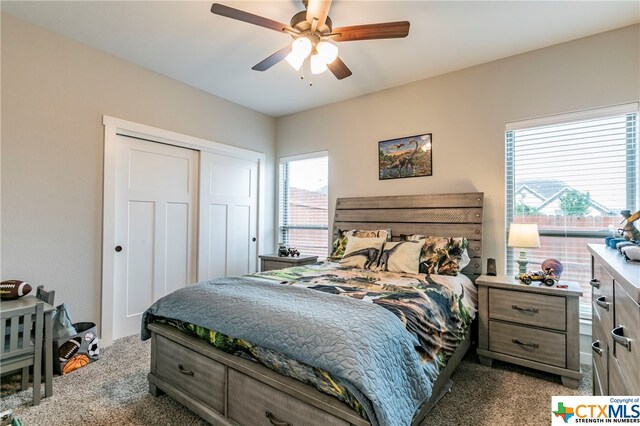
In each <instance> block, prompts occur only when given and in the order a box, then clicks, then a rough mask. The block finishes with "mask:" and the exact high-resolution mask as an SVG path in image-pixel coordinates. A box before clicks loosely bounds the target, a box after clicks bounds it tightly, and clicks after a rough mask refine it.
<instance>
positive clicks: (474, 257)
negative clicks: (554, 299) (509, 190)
mask: <svg viewBox="0 0 640 426" xmlns="http://www.w3.org/2000/svg"><path fill="white" fill-rule="evenodd" d="M483 200H484V193H483V192H468V193H455V194H424V195H395V196H386V197H384V196H383V197H353V198H338V200H337V201H336V212H335V217H334V220H333V235H334V237H335V235H336V234H337V231H338V229H343V230H345V229H389V228H390V229H391V235H392V237H393V240H394V241H397V240H398V239H399V238H400V234H424V235H431V236H438V237H465V238H467V240H468V241H469V247H468V249H467V251H468V253H469V257H470V258H471V263H470V264H469V265H468V266H467V267H466V268H464V269H463V270H462V271H461V272H462V273H463V274H465V275H467V276H468V277H469V278H471V279H472V280H474V281H475V279H476V278H477V277H478V276H479V275H480V274H481V273H482V261H481V256H482V203H483Z"/></svg>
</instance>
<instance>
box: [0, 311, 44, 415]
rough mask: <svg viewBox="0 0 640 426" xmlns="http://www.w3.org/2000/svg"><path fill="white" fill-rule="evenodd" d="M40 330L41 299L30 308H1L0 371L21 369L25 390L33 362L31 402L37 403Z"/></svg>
mask: <svg viewBox="0 0 640 426" xmlns="http://www.w3.org/2000/svg"><path fill="white" fill-rule="evenodd" d="M32 331H33V335H34V338H33V339H32V338H31V334H32ZM43 331H44V302H42V301H38V303H36V304H35V306H32V307H29V308H22V309H14V310H7V311H0V336H2V345H1V346H0V369H1V370H2V372H3V373H6V372H10V371H15V370H22V390H25V389H27V387H28V386H29V367H30V366H33V405H38V404H39V403H40V383H41V382H42V377H41V376H42V342H43Z"/></svg>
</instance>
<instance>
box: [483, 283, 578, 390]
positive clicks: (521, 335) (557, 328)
mask: <svg viewBox="0 0 640 426" xmlns="http://www.w3.org/2000/svg"><path fill="white" fill-rule="evenodd" d="M560 283H561V284H563V285H567V287H566V288H560V287H557V286H556V285H553V286H550V287H549V286H546V285H544V284H541V283H538V282H534V283H533V284H531V285H526V284H522V283H521V282H520V281H519V280H517V279H515V278H514V277H513V276H506V275H498V276H489V275H481V276H480V277H479V278H478V279H477V280H476V285H477V286H478V355H479V357H480V362H481V363H482V364H483V365H486V366H489V367H490V366H491V365H492V362H493V360H494V359H497V360H500V361H505V362H510V363H513V364H518V365H522V366H525V367H529V368H534V369H537V370H541V371H546V372H548V373H552V374H558V375H560V376H561V377H562V384H563V385H565V386H567V387H570V388H574V389H575V388H577V387H578V385H579V384H580V379H581V378H582V373H581V372H580V347H579V340H580V333H579V298H580V296H581V295H582V290H581V289H580V286H579V285H578V284H577V283H574V282H570V281H560Z"/></svg>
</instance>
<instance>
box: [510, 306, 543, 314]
mask: <svg viewBox="0 0 640 426" xmlns="http://www.w3.org/2000/svg"><path fill="white" fill-rule="evenodd" d="M511 309H515V310H516V311H523V312H533V313H534V314H537V313H538V308H523V307H522V306H518V305H511Z"/></svg>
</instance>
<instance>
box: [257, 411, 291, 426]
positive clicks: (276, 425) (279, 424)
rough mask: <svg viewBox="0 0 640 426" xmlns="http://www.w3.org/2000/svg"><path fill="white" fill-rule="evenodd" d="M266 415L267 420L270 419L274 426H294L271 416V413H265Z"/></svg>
mask: <svg viewBox="0 0 640 426" xmlns="http://www.w3.org/2000/svg"><path fill="white" fill-rule="evenodd" d="M264 415H265V416H267V418H268V419H269V422H270V423H271V424H272V425H273V426H293V425H292V424H291V423H289V422H286V421H284V420H278V418H277V417H276V416H274V415H273V414H271V411H265V412H264Z"/></svg>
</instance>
